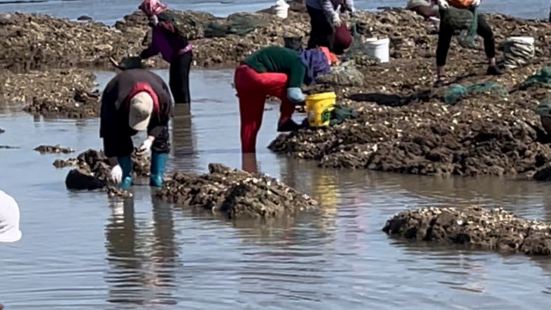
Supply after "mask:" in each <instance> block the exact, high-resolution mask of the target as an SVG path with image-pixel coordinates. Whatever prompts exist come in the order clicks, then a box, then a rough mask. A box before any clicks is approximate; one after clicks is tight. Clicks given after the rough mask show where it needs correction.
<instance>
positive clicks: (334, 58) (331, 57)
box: [320, 46, 339, 65]
mask: <svg viewBox="0 0 551 310" xmlns="http://www.w3.org/2000/svg"><path fill="white" fill-rule="evenodd" d="M320 49H321V51H322V52H323V54H325V57H327V60H329V64H330V65H334V64H337V63H338V62H339V58H337V55H335V54H333V53H331V52H330V51H329V49H328V48H327V47H325V46H322V47H320Z"/></svg>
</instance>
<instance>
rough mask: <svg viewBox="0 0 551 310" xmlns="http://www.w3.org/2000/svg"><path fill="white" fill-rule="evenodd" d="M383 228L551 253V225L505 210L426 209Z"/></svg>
mask: <svg viewBox="0 0 551 310" xmlns="http://www.w3.org/2000/svg"><path fill="white" fill-rule="evenodd" d="M383 231H384V232H386V233H387V234H389V235H391V236H396V237H401V238H406V239H410V240H416V241H434V242H442V243H450V244H461V245H465V246H469V247H472V248H475V249H486V250H495V251H500V252H520V253H525V254H527V255H546V256H549V255H551V235H550V233H551V226H550V225H548V224H546V223H542V222H538V221H531V220H526V219H523V218H520V217H517V216H515V215H514V214H512V213H509V212H507V211H504V210H503V209H500V208H498V209H491V210H489V209H484V208H481V207H477V206H471V207H466V208H422V209H418V210H410V211H404V212H401V213H399V214H397V215H395V216H394V217H393V218H391V219H390V220H388V221H387V222H386V224H385V226H384V227H383Z"/></svg>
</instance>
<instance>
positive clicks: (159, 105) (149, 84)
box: [100, 69, 172, 189]
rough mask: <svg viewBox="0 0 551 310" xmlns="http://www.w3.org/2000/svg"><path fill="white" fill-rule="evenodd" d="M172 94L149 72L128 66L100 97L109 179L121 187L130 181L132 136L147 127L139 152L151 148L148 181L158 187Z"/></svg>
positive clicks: (162, 168)
mask: <svg viewBox="0 0 551 310" xmlns="http://www.w3.org/2000/svg"><path fill="white" fill-rule="evenodd" d="M171 111H172V98H171V96H170V91H169V89H168V86H167V85H166V84H165V82H164V81H163V80H162V79H161V77H159V76H158V75H156V74H155V73H153V72H150V71H147V70H144V69H132V70H127V71H123V72H121V73H119V74H117V75H116V76H115V77H114V78H113V79H112V80H111V81H110V82H109V83H108V84H107V86H106V87H105V90H104V91H103V94H102V98H101V114H100V137H101V138H103V150H104V153H105V156H107V157H108V158H109V162H110V163H111V166H112V169H111V179H112V181H114V182H115V183H117V184H120V186H121V188H123V189H128V188H129V187H130V186H131V185H132V159H131V158H130V155H131V154H132V151H133V150H134V145H133V144H132V138H131V137H132V136H133V135H135V134H136V133H137V132H138V131H144V130H147V135H148V136H147V138H146V139H145V140H144V142H143V143H142V145H141V146H140V147H139V151H140V152H144V153H145V152H148V151H151V175H150V185H151V186H156V187H160V186H162V183H163V174H164V170H165V165H166V161H167V158H168V152H169V142H168V139H169V132H168V122H169V120H170V117H171V114H172V112H171Z"/></svg>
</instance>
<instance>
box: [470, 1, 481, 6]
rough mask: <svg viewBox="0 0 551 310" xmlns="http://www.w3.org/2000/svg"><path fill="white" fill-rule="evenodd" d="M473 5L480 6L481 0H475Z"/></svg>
mask: <svg viewBox="0 0 551 310" xmlns="http://www.w3.org/2000/svg"><path fill="white" fill-rule="evenodd" d="M471 5H472V6H474V7H478V6H480V0H473V3H472V4H471Z"/></svg>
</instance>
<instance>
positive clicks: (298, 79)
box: [234, 46, 330, 153]
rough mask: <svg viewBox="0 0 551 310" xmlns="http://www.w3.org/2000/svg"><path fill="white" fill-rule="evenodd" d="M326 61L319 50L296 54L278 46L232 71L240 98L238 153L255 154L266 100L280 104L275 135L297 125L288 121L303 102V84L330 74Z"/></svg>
mask: <svg viewBox="0 0 551 310" xmlns="http://www.w3.org/2000/svg"><path fill="white" fill-rule="evenodd" d="M328 59H329V58H328V57H327V56H326V54H325V53H324V52H323V51H322V50H321V49H318V48H316V49H310V50H304V51H295V50H292V49H288V48H285V47H280V46H270V47H266V48H263V49H261V50H259V51H257V52H256V53H254V54H252V55H251V56H249V57H248V58H247V59H245V60H244V61H243V62H242V63H241V65H240V66H239V67H237V69H236V70H235V77H234V83H235V88H236V89H237V96H238V97H239V111H240V117H241V151H242V152H243V153H254V152H255V151H256V136H257V134H258V131H259V130H260V126H261V124H262V115H263V113H264V104H265V101H266V97H268V96H273V97H277V98H279V99H280V100H281V107H280V118H279V123H278V131H291V130H295V129H297V128H298V125H297V124H296V123H295V122H293V120H292V119H291V117H292V115H293V112H294V110H295V105H297V104H302V103H304V101H305V95H304V94H303V92H302V90H301V86H302V84H307V85H308V84H311V83H312V82H314V80H315V79H316V78H317V76H319V75H321V74H325V73H328V72H329V71H330V65H329V60H328Z"/></svg>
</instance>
